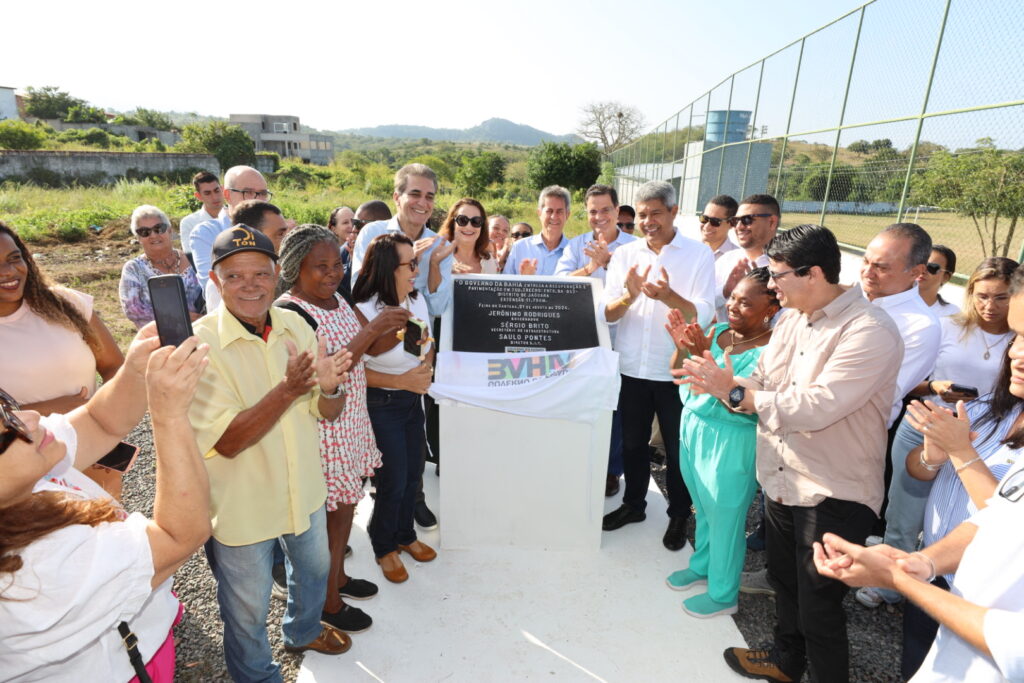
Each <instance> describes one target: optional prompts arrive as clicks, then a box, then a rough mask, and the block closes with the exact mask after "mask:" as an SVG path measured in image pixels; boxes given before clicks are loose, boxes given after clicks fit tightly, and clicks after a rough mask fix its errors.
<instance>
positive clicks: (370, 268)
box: [352, 232, 416, 308]
mask: <svg viewBox="0 0 1024 683" xmlns="http://www.w3.org/2000/svg"><path fill="white" fill-rule="evenodd" d="M399 244H408V245H409V246H410V247H412V246H413V243H412V240H411V239H409V238H408V237H407V236H406V235H405V234H403V233H401V232H386V233H384V234H382V235H377V236H376V237H374V238H373V241H372V242H370V246H368V247H367V248H366V255H365V256H364V257H363V267H362V269H360V271H359V277H358V278H356V281H355V284H353V285H352V301H354V302H355V303H357V304H361V303H362V302H364V301H369V300H370V299H371V298H373V296H374V295H375V294H376V295H377V302H378V304H379V305H380V306H381V307H382V308H383V307H384V306H401V305H402V302H401V301H399V300H398V290H396V289H395V269H396V268H398V264H399V263H401V260H400V259H399V257H398V245H399ZM409 296H410V297H412V298H413V299H415V298H416V290H415V289H414V290H412V293H411V294H410V295H409Z"/></svg>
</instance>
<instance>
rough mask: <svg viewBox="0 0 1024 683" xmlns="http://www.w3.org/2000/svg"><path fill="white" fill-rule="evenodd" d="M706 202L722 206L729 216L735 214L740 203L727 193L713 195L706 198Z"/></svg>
mask: <svg viewBox="0 0 1024 683" xmlns="http://www.w3.org/2000/svg"><path fill="white" fill-rule="evenodd" d="M708 204H714V205H715V206H720V207H722V208H723V209H725V210H726V212H727V213H728V214H729V218H732V217H733V216H735V215H736V211H738V210H739V208H740V205H739V204H737V203H736V200H735V199H733V198H732V197H730V196H729V195H727V194H719V195H715V196H714V197H712V198H711V199H709V200H708Z"/></svg>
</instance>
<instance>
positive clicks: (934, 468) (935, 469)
mask: <svg viewBox="0 0 1024 683" xmlns="http://www.w3.org/2000/svg"><path fill="white" fill-rule="evenodd" d="M917 459H918V461H919V462H920V463H921V467H923V468H925V469H926V470H928V471H929V472H938V471H939V470H941V469H942V466H943V465H944V464H945V463H941V462H940V463H939V464H938V465H933V464H931V463H930V462H928V461H927V460H925V459H924V449H923V448H922V449H921V452H920V453H919V454H918V458H917ZM959 471H960V470H957V472H959Z"/></svg>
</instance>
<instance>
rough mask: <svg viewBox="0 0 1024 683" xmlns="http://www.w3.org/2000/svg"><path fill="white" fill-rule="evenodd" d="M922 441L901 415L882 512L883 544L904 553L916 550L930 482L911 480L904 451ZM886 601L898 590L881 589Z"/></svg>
mask: <svg viewBox="0 0 1024 683" xmlns="http://www.w3.org/2000/svg"><path fill="white" fill-rule="evenodd" d="M923 443H924V437H923V436H921V432H919V431H917V430H916V429H914V428H913V427H911V426H910V423H909V422H908V421H907V418H905V417H904V418H903V420H902V421H901V422H900V426H899V427H898V428H897V430H896V436H895V437H894V438H893V440H892V449H891V450H890V453H891V458H892V482H890V484H889V507H888V508H886V511H885V539H884V540H885V543H887V544H888V545H891V546H892V547H893V548H899V549H900V550H903V551H906V552H908V553H909V552H912V551H914V550H917V537H918V535H919V534H920V533H921V530H922V529H923V528H924V509H925V507H926V506H927V505H928V494H929V493H930V492H931V490H932V482H930V481H921V480H919V479H914V478H913V477H912V476H910V474H908V473H907V454H908V453H910V451H912V450H914V449H915V448H917V447H918V446H920V445H921V444H923ZM878 592H879V593H880V594H881V595H883V596H884V597H885V599H886V600H887V601H888V602H898V601H899V600H900V598H901V596H900V594H899V593H898V592H897V591H891V590H887V589H883V588H880V589H878Z"/></svg>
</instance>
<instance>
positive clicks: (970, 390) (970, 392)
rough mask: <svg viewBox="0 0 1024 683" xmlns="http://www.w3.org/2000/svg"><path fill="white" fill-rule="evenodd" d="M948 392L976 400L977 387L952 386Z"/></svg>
mask: <svg viewBox="0 0 1024 683" xmlns="http://www.w3.org/2000/svg"><path fill="white" fill-rule="evenodd" d="M949 390H950V391H955V392H956V393H958V394H964V395H966V396H970V397H972V398H978V387H969V386H966V385H963V384H952V385H950V387H949Z"/></svg>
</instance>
